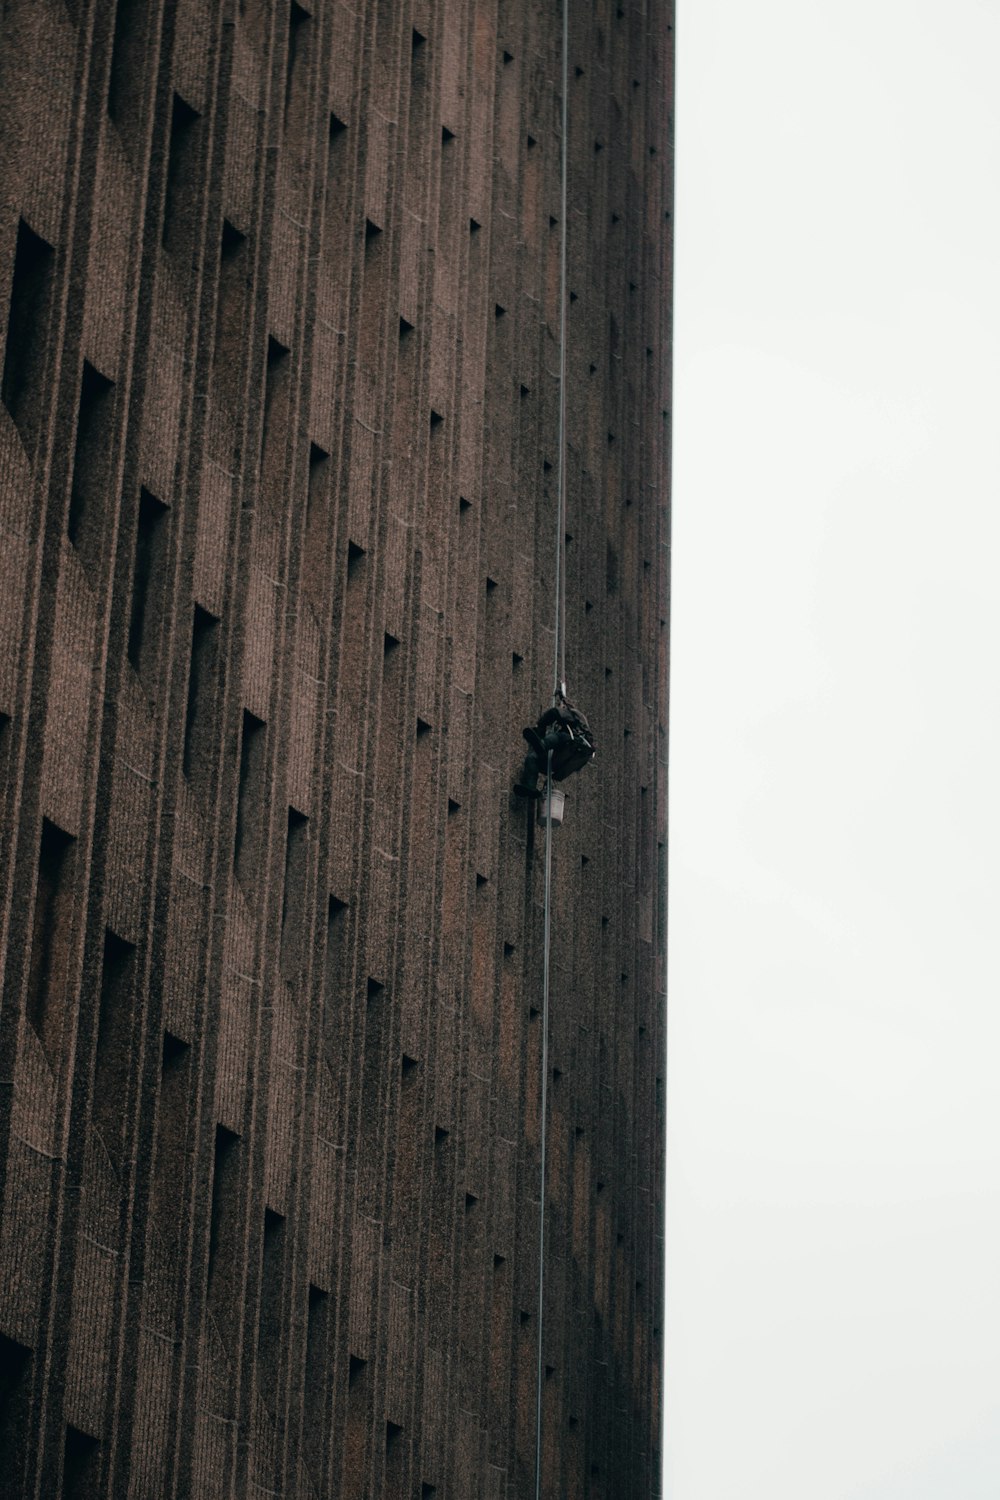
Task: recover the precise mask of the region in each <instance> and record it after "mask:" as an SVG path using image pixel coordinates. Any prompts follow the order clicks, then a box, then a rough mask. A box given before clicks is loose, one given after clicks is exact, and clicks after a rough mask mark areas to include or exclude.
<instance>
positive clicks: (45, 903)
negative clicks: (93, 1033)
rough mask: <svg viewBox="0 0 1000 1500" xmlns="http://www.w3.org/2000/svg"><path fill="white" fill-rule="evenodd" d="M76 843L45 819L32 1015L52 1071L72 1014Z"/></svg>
mask: <svg viewBox="0 0 1000 1500" xmlns="http://www.w3.org/2000/svg"><path fill="white" fill-rule="evenodd" d="M74 845H75V840H74V839H73V838H72V837H71V836H70V835H69V834H68V833H64V832H63V830H62V829H61V828H57V827H56V825H55V824H54V823H50V822H49V820H48V819H47V818H43V819H42V837H41V844H40V847H39V853H38V882H37V885H36V887H35V915H34V924H33V929H32V942H31V964H30V969H29V978H28V1004H27V1015H28V1020H29V1021H30V1023H31V1026H32V1028H33V1029H34V1032H35V1035H36V1036H37V1037H38V1040H39V1041H40V1042H41V1044H42V1048H43V1050H44V1052H45V1055H46V1057H47V1058H48V1061H49V1066H50V1067H51V1068H52V1071H53V1073H57V1072H58V1070H59V1065H60V1062H61V1059H62V1046H63V1025H64V1021H65V1019H66V1015H67V1011H68V1006H67V1000H68V997H67V995H66V985H67V979H68V968H69V957H70V944H71V941H72V885H73V862H74Z"/></svg>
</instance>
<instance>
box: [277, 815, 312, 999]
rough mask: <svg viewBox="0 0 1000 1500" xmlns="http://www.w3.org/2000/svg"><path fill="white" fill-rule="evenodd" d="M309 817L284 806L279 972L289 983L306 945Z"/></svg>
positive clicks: (298, 971) (297, 972) (300, 965)
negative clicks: (286, 832) (283, 860)
mask: <svg viewBox="0 0 1000 1500" xmlns="http://www.w3.org/2000/svg"><path fill="white" fill-rule="evenodd" d="M308 835H309V819H308V818H307V817H305V816H304V815H303V814H302V813H300V812H296V810H295V808H294V807H290V808H289V809H288V837H287V840H286V842H285V887H284V893H283V896H282V903H281V973H282V975H283V977H284V978H285V979H287V980H288V981H289V983H291V982H293V981H294V980H296V979H297V978H298V977H299V975H300V974H301V972H302V968H303V959H304V956H305V955H304V950H305V945H306V931H307V923H306V915H307V913H306V876H307V873H308V871H307V866H308V856H309V845H308Z"/></svg>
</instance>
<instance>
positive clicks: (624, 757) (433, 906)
mask: <svg viewBox="0 0 1000 1500" xmlns="http://www.w3.org/2000/svg"><path fill="white" fill-rule="evenodd" d="M570 8H571V11H572V17H571V28H570V37H569V53H568V55H569V85H568V98H567V104H568V113H569V131H568V141H569V156H568V163H569V173H568V181H569V190H568V205H569V212H568V216H567V223H566V225H565V228H566V230H567V231H568V241H567V245H568V279H567V287H566V290H567V293H568V299H567V300H568V342H567V386H566V389H567V427H566V431H567V445H568V446H567V453H568V460H567V462H568V467H567V486H566V496H567V502H566V504H567V508H566V523H565V577H566V585H567V587H566V645H567V670H568V685H569V691H570V695H571V697H572V698H573V699H574V701H575V702H577V703H578V704H579V705H580V707H582V708H583V709H584V710H585V711H586V713H587V714H588V716H589V718H590V721H591V723H592V725H593V727H594V731H595V734H596V737H597V740H598V744H599V752H598V756H597V759H596V761H595V762H594V764H593V765H592V766H591V767H589V768H587V769H586V770H585V771H584V772H582V773H581V774H580V775H579V776H577V777H575V778H573V780H572V781H571V782H568V783H567V790H568V794H569V795H568V808H567V817H566V822H565V825H564V826H563V827H562V828H561V829H559V830H558V831H557V832H556V833H554V835H553V897H552V969H551V973H552V986H551V1019H550V1031H549V1064H550V1067H549V1085H548V1100H549V1119H548V1133H547V1143H548V1184H547V1194H546V1203H547V1242H546V1254H545V1283H544V1298H543V1301H544V1325H543V1326H544V1332H543V1338H542V1346H543V1364H544V1375H543V1380H542V1417H543V1421H542V1456H543V1464H542V1468H543V1482H542V1486H541V1493H542V1494H544V1495H545V1496H547V1497H563V1496H566V1497H584V1496H588V1497H606V1500H625V1497H633V1496H635V1497H639V1496H643V1497H645V1496H650V1495H657V1494H659V1472H658V1471H659V1453H658V1449H659V1421H660V1413H659V1389H660V1366H661V1361H662V1341H661V1327H660V1318H661V1292H660V1284H661V1275H662V1249H663V1241H662V1167H663V1136H664V1092H663V1084H664V1064H665V1035H664V994H663V989H664V927H663V903H664V878H665V877H664V871H665V859H664V840H665V804H666V777H665V765H666V696H665V695H666V661H667V560H668V551H667V542H668V519H667V517H668V508H667V477H668V452H669V401H668V386H669V349H670V336H669V326H670V325H669V313H670V303H669V296H670V265H671V260H670V243H671V224H670V207H671V191H672V187H671V175H672V147H671V139H672V136H671V113H672V102H671V87H672V84H671V79H672V42H673V34H672V27H671V24H670V22H671V20H672V5H671V4H670V3H669V0H619V3H615V0H572V4H571V7H570ZM560 98H561V7H560V4H559V0H353V3H347V0H117V3H115V0H5V3H4V4H3V5H2V8H0V337H2V338H3V340H4V343H3V346H2V382H3V384H2V405H0V560H2V570H0V799H2V800H0V882H2V883H0V923H2V925H0V958H2V966H3V967H2V972H3V994H2V1005H0V1204H2V1223H0V1489H2V1491H3V1493H4V1494H5V1495H10V1496H12V1497H13V1496H33V1497H37V1500H51V1497H56V1496H65V1497H73V1500H84V1497H86V1500H90V1497H98V1496H102V1497H104V1496H108V1497H110V1496H114V1497H121V1500H161V1497H168V1496H169V1497H175V1500H186V1497H199V1500H201V1497H204V1500H209V1497H211V1500H216V1497H223V1496H225V1497H230V1500H244V1497H254V1496H270V1495H282V1496H289V1497H292V1496H296V1497H314V1496H323V1497H327V1496H330V1497H333V1496H337V1497H344V1500H359V1497H362V1496H366V1497H373V1500H378V1497H411V1496H412V1497H419V1496H431V1495H434V1496H437V1497H439V1500H441V1497H449V1500H501V1497H503V1500H521V1497H529V1496H532V1495H534V1493H535V1444H536V1383H535V1376H536V1353H537V1345H538V1280H539V1271H538V1232H539V1231H538V1206H539V1180H540V1113H539V1100H540V1080H541V1030H542V1028H541V1022H540V1007H541V998H540V997H541V986H542V961H543V953H542V948H543V930H544V928H543V912H542V903H543V865H544V858H543V847H544V830H542V829H539V828H537V825H536V824H535V823H534V821H533V807H532V806H531V805H530V804H525V803H524V802H522V801H519V800H518V799H516V798H514V797H513V796H512V795H511V788H512V785H513V782H514V779H515V777H516V775H517V772H518V768H519V765H520V761H521V757H522V754H523V750H524V746H523V744H522V742H521V727H522V725H524V724H529V723H531V722H533V720H534V719H535V717H536V715H537V714H538V712H539V710H540V709H541V708H543V707H544V706H546V705H547V704H548V702H549V701H550V694H551V688H552V645H553V621H554V586H555V579H554V573H555V552H556V548H555V537H556V529H557V510H556V506H557V476H558V468H559V450H560V443H559V430H558V416H559V380H558V373H559V323H560V278H559V264H560V256H559V247H560V237H561V235H562V233H563V229H564V225H563V222H562V211H561V199H560V139H561V131H560Z"/></svg>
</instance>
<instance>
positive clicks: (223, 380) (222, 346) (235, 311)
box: [212, 219, 250, 405]
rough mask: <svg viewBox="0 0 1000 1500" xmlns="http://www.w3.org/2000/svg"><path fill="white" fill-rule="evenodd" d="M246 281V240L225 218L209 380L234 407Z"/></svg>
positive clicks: (240, 363)
mask: <svg viewBox="0 0 1000 1500" xmlns="http://www.w3.org/2000/svg"><path fill="white" fill-rule="evenodd" d="M249 279H250V255H249V247H248V245H247V237H246V235H245V234H241V233H240V231H239V230H238V229H236V228H235V227H234V226H233V225H232V224H230V222H229V220H228V219H223V221H222V235H221V239H220V243H219V291H218V300H217V302H216V308H215V342H214V344H213V346H212V365H213V379H214V382H215V385H216V387H217V388H218V390H219V394H220V395H221V396H222V397H223V399H224V400H227V401H229V403H230V404H231V405H235V404H236V402H237V400H238V397H239V391H240V387H241V383H242V371H243V349H244V343H245V338H244V335H245V332H246V327H245V325H246V310H247V300H248V291H249Z"/></svg>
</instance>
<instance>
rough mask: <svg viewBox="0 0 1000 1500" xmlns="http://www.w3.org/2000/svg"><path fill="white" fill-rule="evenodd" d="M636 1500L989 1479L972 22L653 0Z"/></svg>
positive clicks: (982, 604) (984, 24)
mask: <svg viewBox="0 0 1000 1500" xmlns="http://www.w3.org/2000/svg"><path fill="white" fill-rule="evenodd" d="M678 11H679V14H678V17H677V48H678V54H677V55H678V91H677V143H678V158H677V206H676V224H677V234H678V240H677V261H676V288H675V290H676V314H677V317H676V346H675V404H674V432H675V459H674V551H673V570H674V571H673V580H674V582H673V636H672V642H673V645H672V650H673V681H672V695H671V697H672V708H671V712H672V730H671V736H672V738H671V772H670V776H671V846H670V847H671V861H670V878H671V899H670V969H669V984H670V991H669V1043H668V1045H669V1065H668V1188H667V1199H668V1209H667V1214H668V1218H667V1322H666V1418H667V1431H666V1451H667V1481H666V1494H667V1497H668V1500H998V1497H1000V576H998V575H1000V81H998V80H1000V0H949V3H948V4H947V5H942V4H940V3H936V4H931V3H929V0H841V3H839V4H836V5H834V4H830V3H829V0H826V3H822V4H821V3H819V0H757V3H755V4H752V5H751V4H748V3H747V0H679V4H678Z"/></svg>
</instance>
